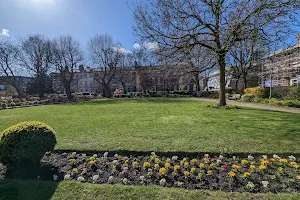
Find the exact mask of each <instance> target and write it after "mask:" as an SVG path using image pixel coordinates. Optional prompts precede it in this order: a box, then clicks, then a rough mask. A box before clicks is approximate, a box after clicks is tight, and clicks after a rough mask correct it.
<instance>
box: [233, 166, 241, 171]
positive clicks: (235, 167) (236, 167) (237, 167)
mask: <svg viewBox="0 0 300 200" xmlns="http://www.w3.org/2000/svg"><path fill="white" fill-rule="evenodd" d="M231 167H232V169H237V170H239V169H241V166H239V165H232V166H231Z"/></svg>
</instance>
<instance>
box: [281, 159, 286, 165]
mask: <svg viewBox="0 0 300 200" xmlns="http://www.w3.org/2000/svg"><path fill="white" fill-rule="evenodd" d="M279 162H280V163H281V164H286V163H288V160H287V159H280V160H279Z"/></svg>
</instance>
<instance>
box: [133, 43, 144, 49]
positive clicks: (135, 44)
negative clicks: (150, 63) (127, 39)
mask: <svg viewBox="0 0 300 200" xmlns="http://www.w3.org/2000/svg"><path fill="white" fill-rule="evenodd" d="M133 48H135V49H141V48H142V47H141V45H140V44H139V43H134V45H133Z"/></svg>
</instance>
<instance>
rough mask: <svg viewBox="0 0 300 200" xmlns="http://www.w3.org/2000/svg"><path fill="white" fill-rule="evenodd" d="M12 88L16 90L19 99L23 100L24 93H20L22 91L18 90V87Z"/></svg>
mask: <svg viewBox="0 0 300 200" xmlns="http://www.w3.org/2000/svg"><path fill="white" fill-rule="evenodd" d="M12 86H13V87H14V88H15V89H16V91H17V93H18V97H19V98H23V97H24V96H25V95H24V92H23V91H22V89H20V88H19V87H18V86H16V85H15V84H13V85H12Z"/></svg>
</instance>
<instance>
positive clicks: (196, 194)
mask: <svg viewBox="0 0 300 200" xmlns="http://www.w3.org/2000/svg"><path fill="white" fill-rule="evenodd" d="M17 199H18V200H48V199H52V200H64V199H68V200H69V199H76V200H80V199H83V200H87V199H109V200H110V199H114V200H115V199H126V200H127V199H140V200H142V199H147V200H148V199H178V200H179V199H180V200H183V199H208V200H212V199H218V200H222V199H233V200H237V199H241V200H247V199H249V200H250V199H251V200H253V199H264V200H266V199H270V200H277V199H278V200H279V199H284V200H289V199H295V200H297V199H300V193H291V194H284V193H281V194H272V193H266V194H250V193H226V192H221V191H203V190H184V189H178V188H163V187H158V186H124V185H106V184H104V185H94V184H89V183H78V182H73V181H63V182H61V183H59V184H58V183H56V182H47V181H21V180H4V181H2V182H0V200H17Z"/></svg>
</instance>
